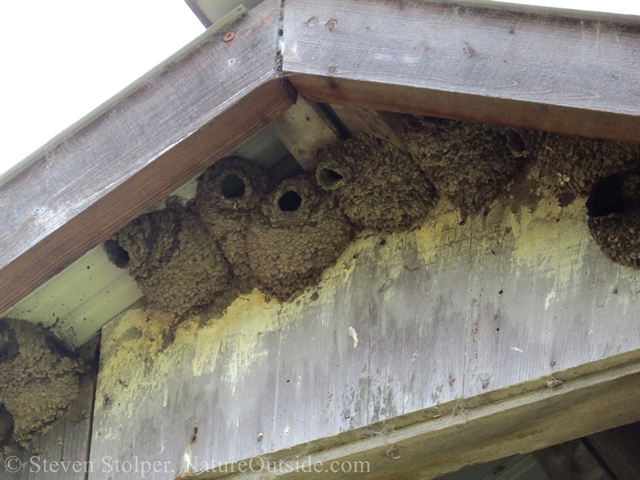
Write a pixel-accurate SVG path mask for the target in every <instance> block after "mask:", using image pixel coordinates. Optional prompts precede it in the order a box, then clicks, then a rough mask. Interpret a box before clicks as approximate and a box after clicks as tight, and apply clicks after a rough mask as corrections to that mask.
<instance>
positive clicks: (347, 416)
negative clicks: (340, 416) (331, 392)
mask: <svg viewBox="0 0 640 480" xmlns="http://www.w3.org/2000/svg"><path fill="white" fill-rule="evenodd" d="M344 418H351V413H350V412H349V410H347V411H346V412H344Z"/></svg>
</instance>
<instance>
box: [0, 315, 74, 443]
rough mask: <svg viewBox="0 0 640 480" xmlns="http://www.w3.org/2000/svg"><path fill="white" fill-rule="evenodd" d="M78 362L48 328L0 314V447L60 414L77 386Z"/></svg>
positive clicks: (26, 439)
mask: <svg viewBox="0 0 640 480" xmlns="http://www.w3.org/2000/svg"><path fill="white" fill-rule="evenodd" d="M83 371H84V368H83V365H82V362H81V361H80V360H79V359H76V358H73V356H72V354H71V353H70V352H69V351H67V350H66V349H65V348H64V347H63V346H62V344H61V343H60V342H59V341H58V340H57V339H56V338H55V337H53V336H51V335H50V334H48V332H47V331H46V330H45V329H43V328H41V327H39V326H36V325H34V324H31V323H29V322H26V321H24V320H12V319H1V320H0V447H2V445H3V444H5V443H6V442H7V440H8V439H9V437H10V436H12V437H13V439H14V440H15V441H16V442H18V443H19V444H20V445H21V446H23V447H27V445H28V443H29V441H30V440H31V439H32V438H34V437H35V436H38V435H40V434H42V433H44V432H45V431H46V430H47V429H48V427H49V426H50V425H51V423H53V422H54V421H55V420H57V419H58V418H60V417H61V416H62V414H63V413H64V412H65V410H66V409H67V407H68V406H69V405H70V404H71V402H72V401H73V400H74V399H75V398H76V397H77V396H78V392H79V390H80V374H81V373H82V372H83Z"/></svg>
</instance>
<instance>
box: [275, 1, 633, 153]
mask: <svg viewBox="0 0 640 480" xmlns="http://www.w3.org/2000/svg"><path fill="white" fill-rule="evenodd" d="M284 23H285V27H284V31H285V40H286V42H285V45H286V48H285V49H284V51H283V56H284V63H283V68H284V70H285V72H286V74H287V75H290V76H291V81H292V82H293V84H294V85H295V86H296V88H297V89H298V91H299V92H300V93H301V94H302V95H304V96H305V97H306V98H308V99H309V100H314V101H319V102H326V103H331V104H334V103H337V104H345V105H353V106H359V107H366V108H372V109H376V110H387V111H395V112H406V113H414V114H420V115H434V116H441V117H448V118H456V119H460V120H475V121H483V122H489V123H496V124H503V125H515V126H522V127H530V128H537V129H542V130H550V131H557V132H561V133H570V134H579V135H585V136H593V137H601V138H610V139H617V140H631V141H640V104H639V102H638V100H639V99H638V92H640V73H639V72H640V68H638V50H637V49H638V44H639V43H640V29H639V28H638V27H637V26H625V25H617V24H614V23H603V22H598V21H587V20H578V19H568V18H560V17H551V16H542V15H535V14H524V13H514V12H506V11H500V10H489V9H480V8H471V7H458V6H455V5H446V4H444V5H443V4H435V3H431V2H411V1H408V2H385V1H382V0H373V1H370V2H364V1H359V0H345V1H342V0H327V1H325V2H315V1H313V0H290V1H287V3H286V6H285V16H284ZM328 26H332V28H328Z"/></svg>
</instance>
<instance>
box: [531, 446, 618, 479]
mask: <svg viewBox="0 0 640 480" xmlns="http://www.w3.org/2000/svg"><path fill="white" fill-rule="evenodd" d="M533 456H534V458H535V459H536V460H537V462H538V463H539V464H540V466H542V468H543V470H544V471H545V473H546V474H547V475H548V476H549V478H550V479H551V480H565V479H567V478H571V479H572V480H612V477H611V475H609V474H608V473H607V471H606V470H604V468H603V467H602V466H601V465H600V463H599V462H598V459H597V458H596V457H595V456H594V455H593V454H592V453H591V452H590V451H589V448H588V447H587V446H586V445H585V443H584V442H583V441H582V440H581V439H579V438H578V439H576V440H570V441H568V442H564V443H560V444H558V445H552V446H550V447H547V448H544V449H542V450H538V451H537V452H533Z"/></svg>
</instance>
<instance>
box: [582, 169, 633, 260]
mask: <svg viewBox="0 0 640 480" xmlns="http://www.w3.org/2000/svg"><path fill="white" fill-rule="evenodd" d="M587 211H588V214H589V230H590V231H591V235H592V236H593V238H594V239H595V241H596V243H597V244H598V245H599V246H600V249H601V250H602V252H603V253H604V254H605V255H606V256H607V257H609V258H610V259H611V260H613V261H615V262H618V263H620V264H622V265H624V266H627V267H634V268H640V173H625V172H621V173H616V174H614V175H611V176H609V177H605V178H604V179H602V180H600V181H599V182H598V183H596V184H595V185H594V186H593V188H592V189H591V195H590V196H589V199H588V200H587Z"/></svg>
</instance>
